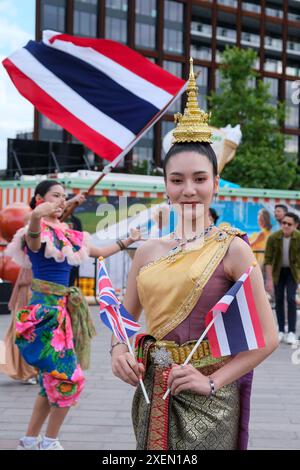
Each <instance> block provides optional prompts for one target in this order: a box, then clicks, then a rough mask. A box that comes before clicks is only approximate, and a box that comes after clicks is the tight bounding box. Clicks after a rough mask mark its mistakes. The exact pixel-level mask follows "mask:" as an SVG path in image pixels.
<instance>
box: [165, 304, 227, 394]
mask: <svg viewBox="0 0 300 470" xmlns="http://www.w3.org/2000/svg"><path fill="white" fill-rule="evenodd" d="M220 313H222V312H218V313H217V315H216V316H215V317H214V318H213V319H212V320H211V322H210V323H209V324H208V326H207V327H206V328H205V330H204V331H203V333H202V335H201V336H200V338H199V339H198V341H197V343H196V344H195V346H194V347H193V349H192V350H191V352H190V354H189V355H188V357H187V358H186V360H185V361H184V363H183V364H182V366H181V367H184V366H186V365H187V364H188V363H189V362H190V360H191V359H192V356H193V354H194V353H195V351H196V349H197V348H198V346H199V344H200V343H201V342H202V341H203V339H204V337H205V336H206V334H207V332H208V330H210V328H211V327H212V326H213V324H214V322H215V321H216V319H217V318H218V316H219V315H220ZM170 392H171V389H170V388H168V390H167V391H166V393H165V394H164V396H163V400H166V398H167V397H168V395H169V393H170Z"/></svg>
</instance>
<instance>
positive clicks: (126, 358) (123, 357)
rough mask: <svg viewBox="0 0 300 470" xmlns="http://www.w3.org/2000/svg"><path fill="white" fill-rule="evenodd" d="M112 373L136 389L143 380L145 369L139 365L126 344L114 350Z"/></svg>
mask: <svg viewBox="0 0 300 470" xmlns="http://www.w3.org/2000/svg"><path fill="white" fill-rule="evenodd" d="M112 371H113V374H114V375H115V376H116V377H118V378H119V379H121V380H123V381H124V382H126V383H128V384H130V385H132V386H134V387H136V386H137V385H138V384H139V380H140V379H141V378H143V375H144V372H145V368H144V366H143V364H138V363H137V361H136V360H135V359H134V358H133V357H132V355H131V354H130V353H129V352H128V349H127V346H126V345H125V344H124V345H123V344H122V345H121V344H120V345H118V346H116V347H115V348H114V349H113V350H112Z"/></svg>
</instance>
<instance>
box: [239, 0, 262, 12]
mask: <svg viewBox="0 0 300 470" xmlns="http://www.w3.org/2000/svg"><path fill="white" fill-rule="evenodd" d="M242 8H243V10H245V11H252V12H254V13H260V10H261V7H260V5H256V4H254V3H249V2H242Z"/></svg>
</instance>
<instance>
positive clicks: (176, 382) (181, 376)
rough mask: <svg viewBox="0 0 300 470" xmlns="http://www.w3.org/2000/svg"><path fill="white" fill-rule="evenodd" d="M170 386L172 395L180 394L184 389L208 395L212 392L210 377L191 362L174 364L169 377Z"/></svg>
mask: <svg viewBox="0 0 300 470" xmlns="http://www.w3.org/2000/svg"><path fill="white" fill-rule="evenodd" d="M168 387H169V388H170V389H171V394H172V395H178V394H179V393H180V392H182V391H184V390H190V391H191V392H194V393H197V394H198V395H206V396H209V395H210V393H211V388H210V385H209V381H208V378H207V377H206V376H205V375H203V374H201V372H199V370H197V369H195V367H193V366H192V365H191V364H187V365H186V366H180V365H178V364H173V365H172V369H171V372H170V375H169V379H168Z"/></svg>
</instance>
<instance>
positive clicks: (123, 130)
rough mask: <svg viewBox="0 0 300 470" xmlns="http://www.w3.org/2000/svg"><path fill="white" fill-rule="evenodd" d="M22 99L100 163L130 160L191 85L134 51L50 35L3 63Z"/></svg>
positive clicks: (99, 41)
mask: <svg viewBox="0 0 300 470" xmlns="http://www.w3.org/2000/svg"><path fill="white" fill-rule="evenodd" d="M3 65H4V67H5V68H6V70H7V72H8V73H9V75H10V77H11V79H12V81H13V82H14V84H15V86H16V88H17V89H18V91H19V92H20V93H21V94H22V95H23V96H24V97H25V98H27V99H28V100H29V101H30V102H31V103H32V104H33V105H34V106H35V107H36V108H37V109H38V111H40V112H41V113H42V114H44V115H45V116H47V117H48V118H49V119H51V121H53V122H55V123H56V124H58V125H60V126H62V127H63V128H65V129H66V130H67V131H68V132H70V133H71V134H73V135H74V136H75V137H76V138H77V139H78V140H80V141H81V142H82V143H83V144H85V145H86V146H87V147H89V148H90V149H92V150H93V151H94V152H95V153H97V154H98V155H99V156H100V157H102V158H105V159H107V160H110V161H112V160H114V159H115V158H116V157H117V156H119V155H120V154H121V153H122V155H125V154H126V153H127V152H128V151H129V150H130V149H131V148H132V147H133V145H134V144H135V143H136V142H137V141H138V140H139V138H140V137H141V136H142V135H143V134H144V133H145V132H146V131H147V130H148V129H149V128H150V127H151V125H153V124H154V123H155V122H156V121H157V120H158V119H159V118H160V117H161V115H162V114H163V113H164V112H165V111H166V109H167V108H168V107H169V106H170V105H171V103H172V102H173V101H174V100H175V99H176V98H177V97H178V96H179V95H180V94H181V93H182V92H183V91H184V89H185V82H184V81H183V80H181V79H179V78H177V77H175V76H174V75H172V74H170V73H168V72H166V71H165V70H163V69H162V68H161V67H159V66H157V65H155V64H153V63H152V62H150V60H148V59H146V58H145V57H143V56H142V55H140V54H138V53H137V52H135V51H133V50H132V49H130V48H129V47H127V46H124V45H122V44H119V43H117V42H115V41H111V40H107V39H86V38H79V37H75V36H70V35H67V34H60V33H57V32H54V31H44V33H43V40H42V41H41V42H36V41H29V42H28V44H27V45H26V46H25V47H23V48H22V49H20V50H18V51H16V52H15V53H13V54H12V55H11V56H10V57H9V58H6V59H5V60H4V61H3Z"/></svg>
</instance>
